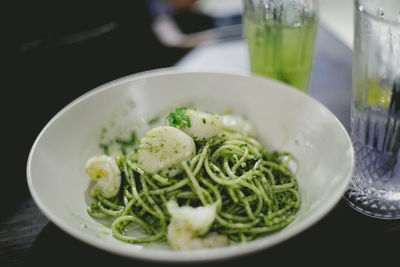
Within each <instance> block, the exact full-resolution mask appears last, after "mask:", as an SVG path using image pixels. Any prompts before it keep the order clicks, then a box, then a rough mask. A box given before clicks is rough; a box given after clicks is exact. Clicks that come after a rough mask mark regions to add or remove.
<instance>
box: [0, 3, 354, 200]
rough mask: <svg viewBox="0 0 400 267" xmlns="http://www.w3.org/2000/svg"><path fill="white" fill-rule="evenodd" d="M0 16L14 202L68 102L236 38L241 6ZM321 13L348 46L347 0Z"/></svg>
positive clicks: (11, 7) (96, 8)
mask: <svg viewBox="0 0 400 267" xmlns="http://www.w3.org/2000/svg"><path fill="white" fill-rule="evenodd" d="M3 10H4V11H5V13H7V14H6V15H7V16H6V18H7V26H6V27H5V31H4V32H3V38H2V41H3V42H2V43H3V45H4V44H5V47H6V50H4V51H5V52H6V53H5V54H6V55H5V57H4V58H5V60H3V62H5V66H6V68H5V69H6V72H5V75H4V77H5V80H6V81H9V82H8V83H6V88H4V89H3V92H5V93H6V98H4V99H6V103H4V104H3V105H2V111H3V114H5V116H3V125H4V127H3V129H4V130H3V136H4V140H6V141H5V142H4V143H5V144H6V150H5V151H7V153H5V154H6V155H4V156H5V157H7V160H6V162H7V163H9V164H12V168H11V169H12V170H11V169H10V173H9V174H8V175H9V176H10V177H12V178H11V180H10V181H11V182H12V184H13V185H14V184H15V186H16V187H17V188H18V190H16V191H17V192H15V193H13V197H16V198H17V199H18V198H19V197H20V196H19V195H26V194H27V187H26V182H25V180H26V178H25V177H26V176H25V164H26V160H27V157H28V153H29V150H30V147H31V145H32V144H33V142H34V139H35V138H36V136H37V135H38V134H39V132H40V130H41V129H42V128H43V127H44V126H45V124H46V123H47V122H48V121H49V120H50V119H51V118H52V117H53V116H54V115H55V114H56V113H57V112H58V111H59V110H60V109H61V108H63V107H64V106H65V105H67V104H68V103H69V102H71V101H72V100H73V99H75V98H77V97H78V96H80V95H81V94H83V93H85V92H87V91H89V90H91V89H93V88H95V87H97V86H99V85H101V84H103V83H106V82H108V81H111V80H113V79H116V78H119V77H123V76H125V75H129V74H132V73H136V72H141V71H145V70H150V69H155V68H163V67H170V66H173V65H175V64H176V63H177V62H179V61H180V60H181V59H182V58H184V57H185V55H187V54H188V53H189V52H190V51H192V50H193V49H194V48H195V47H197V46H199V45H201V44H203V43H210V42H219V41H221V40H226V39H234V38H242V29H241V10H242V2H241V0H131V1H106V2H101V1H100V2H99V1H93V0H86V1H76V2H75V1H62V0H58V1H47V0H29V1H28V0H20V1H11V3H9V4H7V5H5V8H4V9H3ZM320 14H321V22H322V23H323V24H324V25H326V27H327V28H328V29H329V30H331V31H332V32H334V33H335V34H336V35H337V36H338V38H339V39H341V40H342V41H343V42H344V43H345V44H346V45H348V46H349V47H351V45H352V1H347V0H336V1H330V0H322V1H321V5H320ZM8 102H11V103H8ZM99 108H101V107H99ZM60 142H62V140H60ZM13 187H14V186H13Z"/></svg>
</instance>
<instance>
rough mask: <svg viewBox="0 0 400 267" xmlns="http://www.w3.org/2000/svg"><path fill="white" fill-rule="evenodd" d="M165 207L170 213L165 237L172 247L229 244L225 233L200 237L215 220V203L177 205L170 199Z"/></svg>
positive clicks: (196, 247) (186, 247)
mask: <svg viewBox="0 0 400 267" xmlns="http://www.w3.org/2000/svg"><path fill="white" fill-rule="evenodd" d="M167 209H168V212H169V213H170V215H171V222H170V224H169V225H168V233H167V239H168V242H169V244H170V245H171V246H172V248H174V249H178V250H191V249H201V248H214V247H222V246H227V245H228V244H229V241H228V238H227V237H226V236H225V235H216V234H214V235H210V236H206V237H201V236H202V235H204V234H206V233H207V232H208V230H209V229H210V226H211V224H212V223H213V222H214V220H215V217H216V205H215V204H211V205H206V206H200V207H191V206H183V207H179V206H178V204H177V203H176V201H173V200H170V201H168V202H167Z"/></svg>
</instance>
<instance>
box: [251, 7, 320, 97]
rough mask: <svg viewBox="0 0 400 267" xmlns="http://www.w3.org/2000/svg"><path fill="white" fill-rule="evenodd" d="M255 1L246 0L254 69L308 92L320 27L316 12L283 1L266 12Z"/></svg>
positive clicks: (256, 72) (252, 67) (259, 73)
mask: <svg viewBox="0 0 400 267" xmlns="http://www.w3.org/2000/svg"><path fill="white" fill-rule="evenodd" d="M246 2H251V4H246ZM254 2H257V1H246V0H245V12H244V14H243V24H244V32H245V37H246V40H247V44H248V49H249V55H250V66H251V71H252V72H253V73H255V74H258V75H262V76H267V77H270V78H273V79H277V80H280V81H283V82H285V83H288V84H290V85H292V86H294V87H296V88H298V89H300V90H301V91H304V92H307V90H308V83H309V79H310V74H311V69H312V63H313V55H314V44H315V37H316V32H317V27H318V20H317V16H316V14H315V13H313V12H304V10H303V12H302V13H297V12H295V11H292V10H288V8H286V9H285V6H284V5H283V4H282V6H280V9H271V10H267V11H264V12H263V11H262V10H260V9H261V8H260V7H259V6H258V7H257V6H256V7H255V6H254ZM246 5H247V6H246ZM299 5H300V4H298V5H297V6H299ZM293 7H296V5H292V6H291V8H293Z"/></svg>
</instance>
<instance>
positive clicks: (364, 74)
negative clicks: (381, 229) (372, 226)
mask: <svg viewBox="0 0 400 267" xmlns="http://www.w3.org/2000/svg"><path fill="white" fill-rule="evenodd" d="M354 12H355V13H354V15H355V18H354V22H355V23H354V25H355V28H354V30H355V35H354V51H353V55H354V56H353V85H352V87H353V89H352V107H351V138H352V141H353V145H354V150H355V156H356V166H355V170H354V175H353V179H352V182H351V185H350V187H349V189H348V191H347V192H346V193H345V200H346V201H347V202H348V203H349V204H350V206H352V207H353V208H355V209H356V210H358V211H360V212H362V213H364V214H366V215H369V216H372V217H376V218H383V219H396V218H400V153H399V150H400V0H355V11H354Z"/></svg>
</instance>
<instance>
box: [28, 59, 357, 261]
mask: <svg viewBox="0 0 400 267" xmlns="http://www.w3.org/2000/svg"><path fill="white" fill-rule="evenodd" d="M171 74H172V75H174V74H204V75H232V76H241V77H243V78H252V79H261V80H268V81H269V82H270V83H272V84H276V85H279V87H286V88H287V89H290V90H294V91H295V92H297V93H298V94H302V95H303V97H304V96H305V97H307V98H309V100H311V101H313V102H314V104H316V105H318V106H319V107H320V108H322V109H323V110H325V112H327V113H328V115H329V116H330V117H332V119H333V120H334V121H335V122H336V123H337V124H338V126H339V127H340V128H341V130H342V131H343V133H344V134H345V138H346V141H347V143H348V144H349V148H350V150H351V151H350V152H351V153H349V154H350V161H351V162H350V166H351V170H350V172H349V173H348V174H347V177H345V179H346V180H345V181H346V182H345V183H341V184H342V187H341V188H340V189H338V190H336V193H335V194H334V196H333V197H331V198H330V202H328V203H325V205H324V206H322V207H321V208H320V209H318V210H316V211H315V212H314V213H312V214H311V215H310V216H307V217H305V218H304V219H302V222H301V223H299V224H296V225H293V226H292V227H290V228H287V229H286V230H285V231H280V232H277V233H275V234H274V235H270V236H267V237H263V238H260V239H257V240H254V241H252V242H249V243H246V244H245V245H241V244H237V245H236V244H235V245H231V246H228V247H223V248H213V249H202V250H194V251H174V250H164V249H154V248H152V249H141V248H142V247H141V246H140V248H139V247H135V246H134V245H132V244H131V247H128V246H126V247H123V248H122V249H121V248H116V247H113V246H110V245H109V244H107V243H106V242H99V240H100V239H96V238H94V237H92V236H89V235H85V234H82V232H81V231H79V230H78V229H76V228H74V227H72V226H70V225H69V224H68V223H65V222H64V221H63V220H62V218H60V217H59V216H57V215H56V214H54V213H52V212H51V210H50V209H49V208H48V207H47V205H46V204H45V203H44V202H43V201H42V199H41V197H40V196H39V194H38V192H37V191H36V189H35V186H34V184H33V180H34V178H33V176H32V173H31V169H32V160H33V156H34V153H35V151H36V149H37V147H38V143H39V141H40V139H41V138H42V136H43V134H44V133H45V132H46V131H47V129H48V128H49V127H51V125H52V124H53V123H54V122H55V121H56V120H57V119H58V118H59V117H61V116H62V115H63V114H64V113H65V112H67V111H68V110H69V109H70V108H72V107H73V106H75V105H77V104H78V103H80V102H81V101H83V100H85V99H86V98H88V97H91V96H92V95H94V94H97V93H100V92H101V91H103V90H107V89H109V88H111V87H114V86H116V85H119V84H122V83H125V82H130V81H134V80H140V79H144V78H150V77H154V76H162V75H171ZM354 158H355V156H354V148H353V146H352V142H351V139H350V137H349V134H348V133H347V130H346V129H345V127H344V126H343V124H342V123H341V122H340V121H339V119H338V118H337V117H336V116H335V115H334V114H333V113H332V112H331V111H330V110H329V109H328V108H327V107H326V106H325V105H323V104H322V103H321V102H319V101H318V100H317V99H315V98H313V97H311V96H310V95H308V94H306V93H303V92H301V91H299V90H297V89H295V88H293V87H291V86H289V85H287V84H284V83H282V82H279V81H275V80H272V79H268V78H264V77H260V76H256V75H253V74H249V73H242V72H234V71H222V70H211V71H210V69H209V68H208V70H203V69H201V68H200V69H197V70H196V69H185V68H180V67H169V68H161V69H153V70H149V71H144V72H139V73H134V74H130V75H127V76H124V77H121V78H118V79H115V80H112V81H109V82H107V83H105V84H102V85H100V86H98V87H95V88H93V89H91V90H89V91H87V92H86V93H84V94H82V95H81V96H79V97H77V98H76V99H74V100H73V101H71V102H70V103H69V104H67V105H66V106H65V107H64V108H62V109H61V110H60V111H59V112H57V113H56V114H55V115H54V116H53V117H52V118H51V119H50V120H49V122H48V123H47V124H46V125H45V126H44V127H43V129H42V130H41V131H40V133H39V134H38V136H37V137H36V139H35V141H34V143H33V145H32V148H31V150H30V151H29V155H28V159H27V165H26V175H27V181H28V188H29V191H30V193H31V196H32V198H33V200H34V202H35V203H36V204H37V206H38V207H39V210H40V211H41V212H42V213H43V214H44V215H45V216H46V217H47V218H48V219H49V221H51V222H53V223H54V224H55V225H56V226H57V227H59V228H60V229H61V230H63V231H64V232H65V233H67V234H69V235H71V236H73V237H74V238H76V239H78V240H80V241H82V242H83V243H86V244H88V245H90V246H93V247H96V248H98V249H101V250H104V251H108V252H110V253H113V254H115V255H119V256H124V257H127V258H136V259H140V260H146V261H153V262H170V263H184V262H186V263H189V262H208V261H215V260H224V259H228V258H234V257H239V256H244V255H248V254H251V253H255V252H257V251H260V250H264V249H267V248H270V247H272V246H275V245H277V244H278V243H281V242H284V241H286V240H288V239H290V238H292V237H294V236H296V235H298V234H299V233H301V232H303V231H304V230H306V229H308V228H310V227H311V226H312V225H314V224H315V223H317V222H318V221H320V220H321V219H322V218H323V217H325V216H326V215H327V214H328V213H329V212H330V211H331V210H332V209H333V208H334V207H335V206H336V205H337V203H338V202H339V201H340V199H341V198H342V196H343V194H344V193H345V190H346V189H347V187H348V185H349V183H350V181H351V177H352V175H353V171H354V160H355V159H354ZM121 242H122V241H121Z"/></svg>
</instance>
